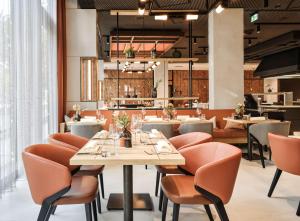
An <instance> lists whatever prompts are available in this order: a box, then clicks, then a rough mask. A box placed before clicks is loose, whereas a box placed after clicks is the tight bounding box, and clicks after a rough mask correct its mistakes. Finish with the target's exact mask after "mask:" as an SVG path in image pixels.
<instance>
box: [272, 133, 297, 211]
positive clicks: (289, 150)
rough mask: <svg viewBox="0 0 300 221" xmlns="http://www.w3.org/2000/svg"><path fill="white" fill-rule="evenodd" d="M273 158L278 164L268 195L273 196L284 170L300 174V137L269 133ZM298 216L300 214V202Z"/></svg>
mask: <svg viewBox="0 0 300 221" xmlns="http://www.w3.org/2000/svg"><path fill="white" fill-rule="evenodd" d="M268 136H269V142H270V147H271V150H272V155H273V160H274V162H275V165H276V166H277V169H276V172H275V175H274V178H273V181H272V184H271V187H270V189H269V192H268V197H271V196H272V194H273V191H274V189H275V187H276V185H277V183H278V180H279V178H280V175H281V173H282V171H285V172H288V173H291V174H294V175H298V176H300V139H297V138H289V137H285V136H280V135H275V134H272V133H269V134H268ZM296 214H297V216H300V202H299V206H298V210H297V212H296Z"/></svg>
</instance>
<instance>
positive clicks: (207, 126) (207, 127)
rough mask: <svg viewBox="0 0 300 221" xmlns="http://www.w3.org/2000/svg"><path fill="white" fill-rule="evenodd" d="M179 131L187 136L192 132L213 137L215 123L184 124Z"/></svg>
mask: <svg viewBox="0 0 300 221" xmlns="http://www.w3.org/2000/svg"><path fill="white" fill-rule="evenodd" d="M178 131H179V133H180V134H186V133H191V132H203V133H208V134H211V135H212V133H213V123H212V122H196V123H194V122H193V123H182V124H180V126H179V128H178Z"/></svg>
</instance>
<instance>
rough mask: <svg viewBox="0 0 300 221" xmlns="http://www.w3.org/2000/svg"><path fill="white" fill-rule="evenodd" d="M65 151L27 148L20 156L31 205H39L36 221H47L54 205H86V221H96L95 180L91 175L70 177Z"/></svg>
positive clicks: (49, 147) (39, 146) (68, 152)
mask: <svg viewBox="0 0 300 221" xmlns="http://www.w3.org/2000/svg"><path fill="white" fill-rule="evenodd" d="M72 154H73V150H68V149H66V148H62V147H59V146H55V145H50V144H37V145H32V146H30V147H27V148H26V149H25V150H24V152H23V153H22V158H23V163H24V168H25V172H26V176H27V179H28V183H29V188H30V192H31V195H32V198H33V200H34V202H35V203H36V204H38V205H41V210H40V213H39V216H38V221H48V220H49V218H50V215H51V213H52V212H53V209H55V207H56V206H57V205H66V204H85V210H86V217H87V221H92V211H91V209H92V207H93V216H94V220H95V221H97V211H96V202H95V198H96V194H97V192H98V181H97V179H96V178H95V177H93V176H72V175H71V173H70V169H69V168H68V164H67V163H66V161H65V158H63V157H62V155H66V156H70V155H72Z"/></svg>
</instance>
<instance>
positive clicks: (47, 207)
mask: <svg viewBox="0 0 300 221" xmlns="http://www.w3.org/2000/svg"><path fill="white" fill-rule="evenodd" d="M50 208H51V206H50V205H48V204H45V203H44V204H42V207H41V210H40V213H39V216H38V219H37V221H45V220H46V218H47V215H48V213H50V211H49V210H50Z"/></svg>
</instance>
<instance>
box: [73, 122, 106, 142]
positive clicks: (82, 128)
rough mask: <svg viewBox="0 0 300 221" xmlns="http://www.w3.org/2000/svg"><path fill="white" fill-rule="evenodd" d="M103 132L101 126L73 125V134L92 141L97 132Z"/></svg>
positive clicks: (89, 124)
mask: <svg viewBox="0 0 300 221" xmlns="http://www.w3.org/2000/svg"><path fill="white" fill-rule="evenodd" d="M101 130H102V126H101V125H100V124H91V123H87V124H72V125H71V134H74V135H78V136H81V137H85V138H87V139H91V138H92V137H93V136H94V135H95V134H96V133H97V132H99V131H101Z"/></svg>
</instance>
